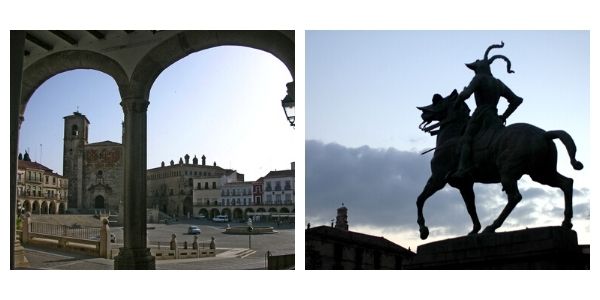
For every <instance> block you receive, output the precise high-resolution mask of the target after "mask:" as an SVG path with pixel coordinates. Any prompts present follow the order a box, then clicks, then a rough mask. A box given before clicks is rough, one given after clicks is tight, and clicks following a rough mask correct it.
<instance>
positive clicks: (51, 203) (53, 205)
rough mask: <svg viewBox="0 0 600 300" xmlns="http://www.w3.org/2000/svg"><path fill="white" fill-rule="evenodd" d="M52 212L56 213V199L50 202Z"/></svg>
mask: <svg viewBox="0 0 600 300" xmlns="http://www.w3.org/2000/svg"><path fill="white" fill-rule="evenodd" d="M50 213H51V214H56V203H55V202H54V201H52V202H50Z"/></svg>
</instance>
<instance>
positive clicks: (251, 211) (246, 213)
mask: <svg viewBox="0 0 600 300" xmlns="http://www.w3.org/2000/svg"><path fill="white" fill-rule="evenodd" d="M253 212H254V209H252V208H250V207H248V208H246V210H245V211H244V218H245V219H248V218H249V217H250V216H248V213H253Z"/></svg>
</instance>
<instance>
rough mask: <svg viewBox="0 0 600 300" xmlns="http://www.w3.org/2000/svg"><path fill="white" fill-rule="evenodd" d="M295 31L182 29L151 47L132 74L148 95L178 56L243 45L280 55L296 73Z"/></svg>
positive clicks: (133, 78) (139, 87)
mask: <svg viewBox="0 0 600 300" xmlns="http://www.w3.org/2000/svg"><path fill="white" fill-rule="evenodd" d="M290 34H291V35H293V34H294V33H293V32H291V33H285V32H281V31H266V30H260V31H252V30H224V31H219V30H216V31H182V32H180V33H178V34H176V35H174V36H172V37H170V38H169V39H167V40H165V41H163V42H162V43H160V44H159V45H158V46H156V47H154V48H153V49H152V50H151V51H149V52H148V53H147V54H146V55H145V56H144V58H142V60H141V61H140V62H139V63H138V64H137V66H136V68H135V70H134V71H133V75H132V76H131V83H132V86H134V87H135V92H139V93H141V95H136V96H143V97H144V99H148V98H149V95H150V89H151V88H152V85H153V84H154V81H155V80H156V78H157V77H158V75H159V74H160V73H161V72H162V71H164V70H165V69H166V68H168V67H169V66H170V65H172V64H173V63H175V62H177V61H178V60H180V59H182V58H184V57H186V56H188V55H189V54H192V53H194V52H198V51H202V50H206V49H209V48H213V47H218V46H242V47H249V48H253V49H257V50H262V51H265V52H268V53H270V54H272V55H273V56H275V57H276V58H277V59H279V60H280V61H281V62H282V63H283V64H284V65H285V66H286V67H287V69H288V70H289V72H290V74H291V76H292V78H295V75H294V59H295V55H294V53H295V52H294V48H295V45H294V39H293V37H292V36H290Z"/></svg>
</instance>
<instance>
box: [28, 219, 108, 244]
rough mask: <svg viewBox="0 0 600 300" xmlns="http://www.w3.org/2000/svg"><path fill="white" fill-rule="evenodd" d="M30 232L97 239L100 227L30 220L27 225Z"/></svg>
mask: <svg viewBox="0 0 600 300" xmlns="http://www.w3.org/2000/svg"><path fill="white" fill-rule="evenodd" d="M29 226H30V227H29V232H30V233H37V234H44V235H52V236H60V237H70V238H76V239H82V240H99V239H100V228H99V227H87V226H81V225H78V224H73V225H71V226H67V225H57V224H49V223H41V222H32V223H31V224H30V225H29Z"/></svg>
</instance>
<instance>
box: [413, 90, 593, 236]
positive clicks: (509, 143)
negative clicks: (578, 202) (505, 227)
mask: <svg viewBox="0 0 600 300" xmlns="http://www.w3.org/2000/svg"><path fill="white" fill-rule="evenodd" d="M457 96H458V93H457V91H456V90H454V91H453V92H452V93H451V94H450V95H449V96H447V97H442V96H440V95H439V94H436V95H434V96H433V101H432V102H433V103H432V104H431V105H428V106H423V107H417V108H418V109H419V110H421V111H422V114H421V118H422V119H423V122H422V123H421V125H419V128H420V129H421V130H423V131H424V132H427V133H430V134H431V135H437V141H436V148H435V152H434V154H433V158H432V159H431V177H430V178H429V180H428V181H427V184H426V185H425V187H424V188H423V191H422V192H421V194H420V195H419V196H418V198H417V209H418V219H417V223H418V224H419V232H420V236H421V239H423V240H424V239H426V238H427V237H428V236H429V229H428V228H427V226H425V218H424V217H423V205H424V204H425V201H426V200H427V199H428V198H429V197H431V196H432V195H433V194H434V193H436V192H437V191H439V190H440V189H442V188H443V187H444V186H445V185H446V183H448V184H450V186H452V187H454V188H457V189H459V190H460V193H461V195H462V197H463V200H464V201H465V204H466V207H467V212H468V213H469V215H470V217H471V221H472V222H473V230H472V231H471V232H470V233H469V235H473V234H477V233H478V232H479V230H480V229H481V224H480V223H479V218H478V217H477V211H476V209H475V194H474V192H473V185H474V183H475V182H480V183H502V187H503V190H504V191H505V192H506V195H507V198H508V203H507V204H506V206H505V207H504V209H503V210H502V212H501V213H500V215H499V216H498V218H496V220H494V222H493V223H492V224H491V225H489V226H487V227H486V228H485V229H484V230H483V233H493V232H495V230H496V229H498V228H499V227H500V226H502V223H503V222H504V220H505V219H506V217H508V215H509V214H510V213H511V212H512V210H513V209H514V208H515V206H516V205H517V203H519V201H520V200H521V199H522V196H521V194H520V193H519V189H518V186H517V181H518V180H519V179H520V178H521V176H523V175H525V174H527V175H529V176H530V177H531V179H533V180H534V181H537V182H539V183H541V184H544V185H549V186H552V187H556V188H560V189H561V190H562V191H563V193H564V197H565V210H564V220H563V222H562V227H564V228H567V229H571V228H572V226H573V225H572V223H571V219H572V217H573V204H572V197H573V179H571V178H568V177H565V176H563V175H561V174H560V173H558V171H557V170H556V162H557V151H556V146H555V145H554V142H553V140H554V139H556V138H558V139H559V140H560V141H561V142H562V143H563V144H564V146H565V148H566V149H567V152H568V154H569V157H570V159H571V165H572V166H573V168H574V169H575V170H581V169H582V168H583V164H582V163H581V162H579V161H577V160H576V159H575V152H576V151H577V148H576V146H575V143H574V142H573V139H572V138H571V136H570V135H569V134H568V133H567V132H565V131H562V130H553V131H544V130H543V129H540V128H538V127H535V126H533V125H530V124H526V123H516V124H512V125H509V126H506V127H505V126H504V125H503V124H502V121H501V120H500V118H498V120H489V121H487V123H488V124H485V125H484V126H483V128H482V130H481V131H480V132H479V133H478V134H477V135H476V136H475V139H474V141H475V142H474V143H473V152H472V153H473V163H474V168H473V169H471V174H470V175H471V176H467V177H466V178H453V177H452V176H450V174H452V173H453V172H454V171H455V170H456V168H457V166H458V160H459V153H460V143H459V141H460V139H461V136H462V134H463V132H464V129H465V126H466V124H467V121H468V119H469V118H470V116H469V112H470V110H469V107H468V106H467V105H466V104H465V103H464V102H463V101H461V103H457V102H456V98H457ZM434 121H437V123H435V124H433V125H429V124H431V123H432V122H434ZM486 128H487V129H486Z"/></svg>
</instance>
